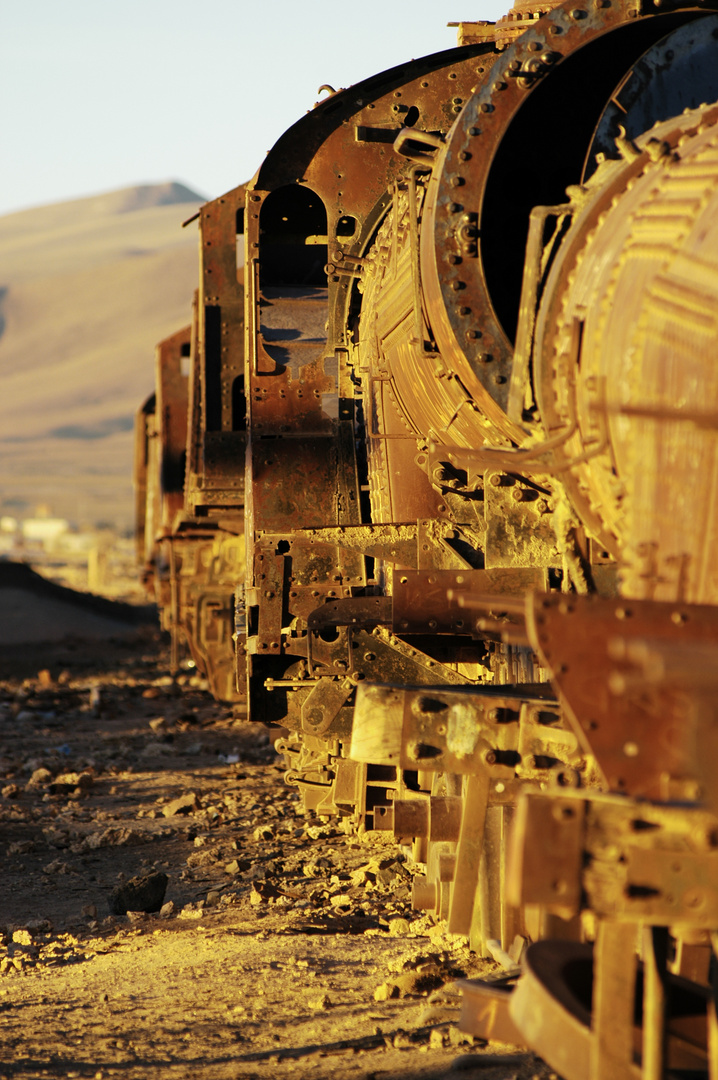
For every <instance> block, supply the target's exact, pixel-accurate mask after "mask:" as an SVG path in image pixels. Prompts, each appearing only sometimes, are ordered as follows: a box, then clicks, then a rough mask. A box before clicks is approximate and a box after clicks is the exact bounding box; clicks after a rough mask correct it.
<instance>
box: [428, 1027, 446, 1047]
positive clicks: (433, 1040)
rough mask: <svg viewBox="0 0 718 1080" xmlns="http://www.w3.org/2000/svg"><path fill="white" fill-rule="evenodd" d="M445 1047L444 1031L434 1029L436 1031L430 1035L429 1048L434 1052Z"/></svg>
mask: <svg viewBox="0 0 718 1080" xmlns="http://www.w3.org/2000/svg"><path fill="white" fill-rule="evenodd" d="M443 1045H444V1033H443V1031H439V1029H438V1028H434V1030H433V1031H432V1032H431V1034H430V1035H429V1046H430V1047H431V1049H432V1050H440V1049H441V1048H442V1047H443Z"/></svg>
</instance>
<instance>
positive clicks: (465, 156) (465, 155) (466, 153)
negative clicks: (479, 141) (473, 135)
mask: <svg viewBox="0 0 718 1080" xmlns="http://www.w3.org/2000/svg"><path fill="white" fill-rule="evenodd" d="M470 158H471V154H470V153H469V151H468V150H462V151H460V153H459V161H469V159H470Z"/></svg>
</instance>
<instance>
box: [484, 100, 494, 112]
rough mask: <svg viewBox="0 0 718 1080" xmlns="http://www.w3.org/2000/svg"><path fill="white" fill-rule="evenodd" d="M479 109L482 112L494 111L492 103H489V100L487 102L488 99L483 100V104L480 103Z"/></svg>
mask: <svg viewBox="0 0 718 1080" xmlns="http://www.w3.org/2000/svg"><path fill="white" fill-rule="evenodd" d="M481 111H482V112H493V111H494V107H493V105H492V104H491V102H489V101H484V103H483V104H482V106H481Z"/></svg>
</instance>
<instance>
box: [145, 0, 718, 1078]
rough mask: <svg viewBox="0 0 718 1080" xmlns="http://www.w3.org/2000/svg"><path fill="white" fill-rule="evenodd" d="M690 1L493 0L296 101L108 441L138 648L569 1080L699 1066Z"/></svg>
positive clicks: (700, 793) (220, 218) (714, 184)
mask: <svg viewBox="0 0 718 1080" xmlns="http://www.w3.org/2000/svg"><path fill="white" fill-rule="evenodd" d="M714 11H716V12H718V4H713V5H711V3H696V2H691V3H682V2H681V0H655V3H650V4H649V3H647V2H646V0H572V2H569V3H554V2H550V0H549V2H544V3H543V4H533V3H531V0H525V2H523V0H522V2H521V3H518V4H517V5H516V7H515V8H513V9H512V10H511V12H510V13H509V14H508V16H506V18H504V19H502V20H500V21H499V22H498V23H496V24H488V23H464V24H460V27H459V46H458V48H456V49H453V50H449V51H446V52H441V53H437V54H435V55H432V56H429V57H425V58H422V59H420V60H414V61H411V62H409V63H406V64H403V65H401V66H400V67H397V68H393V69H391V70H389V71H387V72H383V73H382V74H380V75H377V76H375V77H373V78H371V79H367V80H366V81H364V82H362V83H360V84H358V85H357V86H354V87H352V88H350V89H349V90H342V91H339V92H336V93H335V92H332V93H331V94H330V96H329V97H328V98H327V99H325V100H323V101H322V102H321V103H319V104H318V105H317V106H316V107H315V108H314V109H313V110H312V111H311V112H310V113H309V114H307V115H306V116H304V117H303V118H302V119H301V120H299V122H298V123H297V124H295V125H294V127H292V128H290V130H289V131H288V132H286V133H285V135H283V136H282V138H281V139H280V140H279V142H278V143H277V144H276V146H275V147H274V149H273V150H272V151H271V152H270V153H269V155H268V156H267V158H266V160H265V162H264V164H263V165H262V167H261V168H260V170H259V171H258V173H257V174H256V176H255V177H254V179H253V180H252V181H251V182H249V183H248V184H246V185H244V186H242V187H239V188H237V189H235V190H234V191H232V192H230V193H229V194H227V195H225V196H223V197H221V198H219V199H216V200H214V201H213V202H211V203H208V204H207V206H205V207H204V208H203V210H202V211H201V214H200V251H201V278H200V287H199V293H198V297H197V300H196V303H195V309H194V320H193V324H192V327H191V328H189V329H188V330H185V331H182V332H181V333H180V334H178V335H175V337H173V338H170V339H168V341H167V342H164V343H163V344H162V345H161V346H160V347H159V349H158V368H157V372H158V381H157V393H156V399H155V401H154V403H152V402H150V403H148V404H147V405H146V406H145V407H144V409H143V410H142V411H141V413H140V421H139V423H138V433H139V434H138V448H139V454H138V461H139V462H140V466H139V468H138V492H139V493H140V494H139V500H138V501H139V503H140V506H141V513H140V520H141V522H144V525H143V529H142V530H141V533H142V535H141V544H142V552H143V559H144V560H145V564H146V566H147V567H148V574H149V577H150V578H151V579H152V580H153V581H154V582H155V588H156V591H157V595H158V598H159V600H160V602H161V605H162V607H163V611H164V619H165V624H166V625H167V626H168V627H171V628H173V629H174V631H175V633H176V634H181V635H182V636H184V638H185V639H186V640H187V641H188V642H189V644H190V647H191V649H192V653H193V655H194V657H195V660H196V662H197V663H198V665H199V666H200V667H201V668H202V669H203V670H205V671H206V672H207V673H208V677H209V678H210V682H211V685H212V686H213V689H214V690H215V692H216V693H217V694H218V696H221V697H224V698H226V699H234V700H235V701H236V702H237V703H239V705H240V707H246V709H247V712H248V715H249V717H250V718H251V719H257V720H261V721H264V722H266V723H273V724H279V725H281V726H282V727H283V728H284V729H286V734H285V735H284V736H283V737H282V738H281V740H280V741H279V743H278V747H279V749H280V750H281V751H282V752H283V753H284V754H285V755H286V757H287V760H288V763H289V771H288V774H287V779H288V782H289V783H292V784H294V785H296V786H297V788H298V789H299V791H300V792H301V794H302V797H303V801H304V805H305V807H306V808H307V809H308V810H311V811H314V812H316V813H319V814H321V815H342V816H344V817H345V818H347V819H349V820H352V821H354V822H355V823H358V824H362V825H363V826H365V827H366V828H374V829H389V830H393V832H394V834H395V836H396V838H397V841H398V842H401V843H411V844H412V845H413V852H414V857H415V858H416V859H417V860H418V861H419V862H421V863H423V864H425V873H424V874H423V875H422V876H419V877H417V879H416V882H415V888H414V902H415V904H416V906H418V907H421V908H425V909H427V910H433V911H434V912H435V913H436V916H437V917H438V918H446V919H447V920H448V928H449V930H450V931H452V932H454V933H460V934H465V935H467V936H468V937H469V938H470V940H471V942H472V945H473V946H474V947H475V948H476V949H477V950H481V951H482V952H484V953H485V954H486V955H489V954H490V955H492V956H494V957H495V958H497V959H498V960H499V962H500V963H502V964H504V965H506V966H507V967H508V968H511V965H512V964H513V963H515V962H516V961H517V960H518V959H519V956H520V954H521V953H524V955H523V974H522V976H521V978H520V980H519V982H518V985H517V988H516V989H515V990H514V991H513V993H509V992H508V991H506V990H504V989H498V988H497V987H496V986H495V985H494V986H489V985H485V984H468V985H467V986H466V988H465V1016H464V1021H463V1023H464V1025H465V1026H466V1028H467V1030H470V1031H474V1032H475V1033H478V1034H484V1035H487V1036H489V1037H491V1036H493V1037H497V1038H499V1037H500V1038H504V1039H508V1040H513V1041H515V1042H517V1043H519V1044H523V1045H527V1046H531V1047H532V1048H534V1049H536V1050H537V1051H538V1052H539V1053H541V1054H542V1055H543V1056H544V1057H545V1058H546V1060H547V1061H548V1062H549V1063H550V1064H551V1065H552V1066H553V1067H554V1068H556V1069H557V1070H558V1071H559V1072H560V1073H561V1075H563V1076H565V1077H567V1078H571V1080H573V1078H576V1080H578V1078H584V1077H585V1078H591V1080H616V1078H624V1077H626V1078H627V1077H634V1078H635V1077H645V1078H649V1077H651V1078H658V1077H662V1076H668V1075H672V1074H673V1071H677V1072H678V1073H680V1075H683V1072H681V1070H684V1071H685V1070H688V1071H690V1070H698V1071H699V1072H700V1071H701V1070H702V1071H703V1072H704V1073H705V1072H708V1073H709V1075H710V1076H711V1077H712V1078H713V1080H717V1078H718V1027H717V1021H716V1007H715V997H716V985H718V984H717V983H716V975H715V972H716V964H715V961H714V959H713V951H712V945H713V944H714V943H715V941H716V937H715V934H716V932H718V818H717V817H716V812H717V811H718V788H717V787H716V781H715V774H714V769H715V765H716V762H717V761H718V752H717V751H718V741H717V736H716V730H717V728H716V719H715V716H714V711H715V705H714V702H715V696H716V683H717V682H718V666H717V661H718V607H717V606H716V605H717V604H718V568H717V567H716V562H715V553H716V548H717V546H718V540H717V536H718V533H717V530H718V516H717V515H718V510H716V495H715V490H716V479H715V473H716V468H717V467H718V466H717V464H716V463H717V462H718V445H717V444H716V438H717V436H716V430H717V429H718V420H717V419H716V416H717V414H716V410H715V401H716V397H717V393H716V392H717V390H718V385H717V384H718V375H717V374H716V370H717V368H716V350H717V347H718V105H714V104H712V103H713V102H715V101H716V99H718V14H717V13H714ZM238 238H239V239H238ZM238 244H239V245H240V247H243V251H244V278H243V281H244V290H243V289H242V284H241V282H240V278H241V271H240V272H238V269H237V258H236V252H237V250H238ZM242 294H243V295H242ZM183 354H187V355H188V364H189V368H188V374H187V375H186V376H181V375H178V373H179V372H181V358H182V355H183ZM182 379H184V380H185V381H184V383H183V382H182ZM185 457H186V465H185V471H184V475H183V472H182V464H181V463H182V461H183V460H184V458H185ZM233 609H234V618H235V622H234V624H232V617H233V616H232V612H233ZM232 631H233V632H232ZM233 664H234V665H236V683H235V684H232V685H231V686H230V681H229V680H228V679H227V670H228V668H229V666H230V665H233ZM530 942H533V944H530V945H529V947H528V949H526V948H525V947H526V945H527V944H528V943H530Z"/></svg>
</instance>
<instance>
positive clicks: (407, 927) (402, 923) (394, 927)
mask: <svg viewBox="0 0 718 1080" xmlns="http://www.w3.org/2000/svg"><path fill="white" fill-rule="evenodd" d="M410 933H411V923H410V922H409V920H408V919H389V937H406V935H407V934H410Z"/></svg>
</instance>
